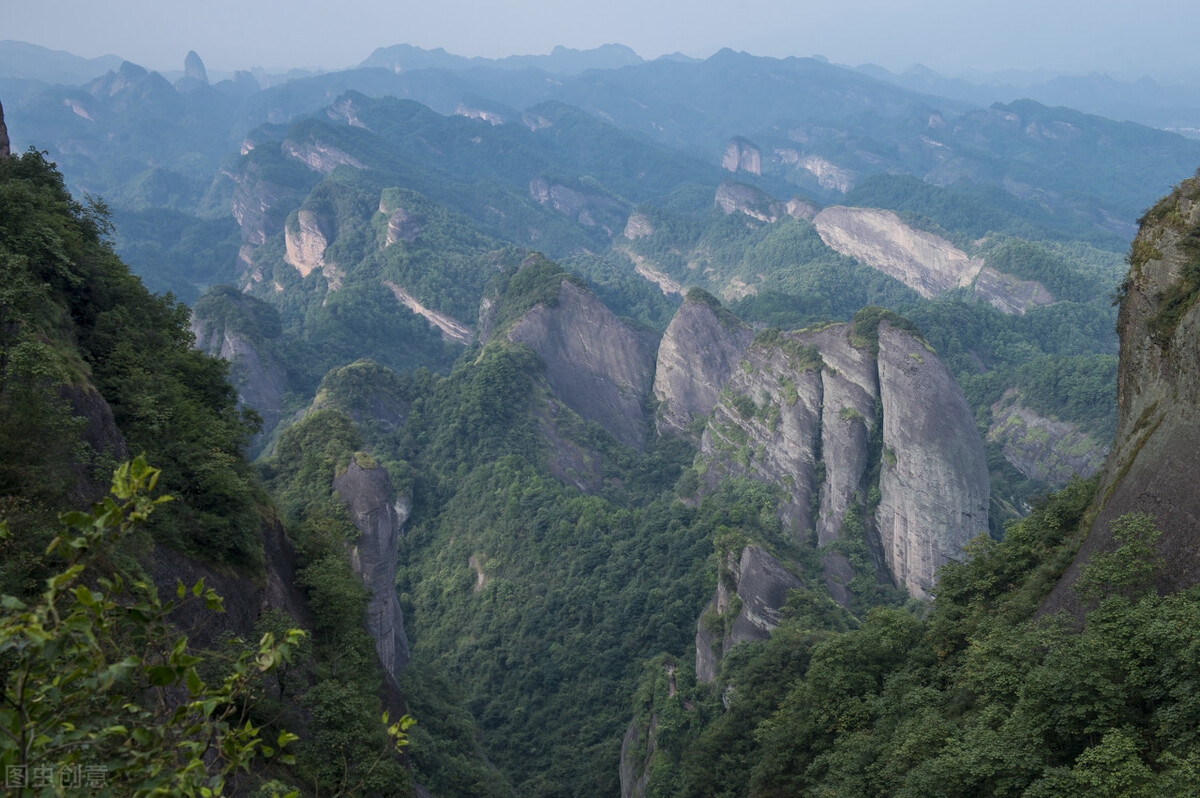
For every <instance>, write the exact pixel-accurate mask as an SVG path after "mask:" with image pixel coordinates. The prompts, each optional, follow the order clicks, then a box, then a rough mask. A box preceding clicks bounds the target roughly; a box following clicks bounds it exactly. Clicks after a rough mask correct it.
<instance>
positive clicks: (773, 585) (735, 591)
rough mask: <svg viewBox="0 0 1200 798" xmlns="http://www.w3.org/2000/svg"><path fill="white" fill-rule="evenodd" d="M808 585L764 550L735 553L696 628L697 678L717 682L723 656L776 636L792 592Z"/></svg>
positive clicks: (751, 548)
mask: <svg viewBox="0 0 1200 798" xmlns="http://www.w3.org/2000/svg"><path fill="white" fill-rule="evenodd" d="M803 587H804V583H803V582H801V581H800V579H799V577H797V576H796V575H795V574H793V573H792V572H791V571H789V570H788V569H787V568H786V567H784V565H783V564H782V563H781V562H779V560H777V559H775V558H774V557H772V556H771V555H770V554H769V553H768V552H767V551H766V550H764V549H762V548H761V547H759V546H746V547H744V548H743V549H742V550H741V552H729V553H728V555H727V556H726V558H725V562H724V563H722V568H721V573H720V578H719V580H718V582H717V592H716V595H715V596H713V599H712V601H710V602H709V604H708V607H707V608H705V611H704V615H703V616H701V619H700V622H699V623H698V624H697V627H696V679H697V680H699V681H701V682H711V681H713V680H714V679H716V678H717V665H718V664H719V663H720V661H721V657H723V656H724V655H725V654H726V653H728V651H729V649H731V648H732V647H733V646H735V645H737V644H738V643H744V642H750V641H755V640H766V639H767V638H768V637H770V635H771V630H772V629H774V628H775V627H776V626H778V625H779V610H780V608H782V607H783V605H784V603H785V602H786V601H787V594H788V591H790V590H799V589H801V588H803Z"/></svg>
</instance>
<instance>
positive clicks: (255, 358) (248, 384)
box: [192, 317, 287, 436]
mask: <svg viewBox="0 0 1200 798" xmlns="http://www.w3.org/2000/svg"><path fill="white" fill-rule="evenodd" d="M192 334H193V335H194V336H195V337H196V344H195V345H196V348H197V349H199V350H200V351H202V352H207V353H208V354H210V355H213V356H215V357H219V358H221V359H222V360H225V361H228V363H229V380H230V382H232V383H233V384H234V386H235V387H236V388H237V391H238V403H239V404H242V405H244V406H246V407H251V408H253V409H254V410H255V412H257V413H258V414H259V415H260V416H261V417H262V420H263V431H262V433H261V434H262V435H263V436H265V435H267V434H269V433H270V431H271V430H273V429H274V428H275V425H276V424H278V423H279V418H280V415H281V414H282V412H283V394H284V392H285V391H286V390H287V371H286V370H285V369H284V368H283V366H282V365H280V364H279V363H278V362H277V361H276V360H275V358H273V357H272V356H271V355H270V354H268V353H267V352H266V351H260V347H258V346H256V345H255V344H254V342H253V341H251V340H250V338H248V337H247V336H245V335H242V334H241V333H238V332H234V331H232V330H224V329H216V328H215V327H213V326H212V325H211V324H210V323H209V322H208V320H206V319H203V318H196V317H193V319H192Z"/></svg>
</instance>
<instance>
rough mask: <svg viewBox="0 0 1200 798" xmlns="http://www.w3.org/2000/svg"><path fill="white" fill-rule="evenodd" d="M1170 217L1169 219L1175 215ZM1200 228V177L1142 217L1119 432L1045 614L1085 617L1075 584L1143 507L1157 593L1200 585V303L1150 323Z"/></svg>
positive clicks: (1128, 307)
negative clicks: (1155, 535)
mask: <svg viewBox="0 0 1200 798" xmlns="http://www.w3.org/2000/svg"><path fill="white" fill-rule="evenodd" d="M1172 220H1174V221H1172ZM1198 227H1200V173H1198V176H1197V177H1193V178H1191V179H1189V180H1186V181H1184V182H1183V183H1182V184H1181V185H1180V186H1179V187H1178V188H1176V189H1175V191H1173V192H1172V193H1171V194H1170V195H1168V196H1167V197H1166V198H1164V199H1163V200H1162V201H1161V202H1160V203H1159V204H1158V205H1157V206H1155V208H1153V209H1152V210H1151V211H1149V212H1148V213H1147V214H1146V217H1145V221H1143V223H1142V227H1141V230H1140V231H1139V232H1138V235H1137V239H1135V241H1134V245H1133V252H1134V253H1135V256H1138V255H1139V253H1141V255H1140V257H1135V260H1134V265H1133V266H1132V267H1131V268H1130V272H1129V278H1128V281H1127V284H1126V287H1125V292H1124V296H1123V297H1122V299H1121V310H1120V313H1119V315H1118V317H1117V332H1118V334H1119V335H1120V339H1121V359H1120V365H1119V366H1118V371H1117V433H1116V437H1115V439H1114V441H1113V445H1112V451H1111V452H1110V454H1109V457H1108V460H1107V462H1106V464H1105V466H1104V470H1103V472H1102V474H1101V477H1100V485H1099V487H1098V489H1097V491H1096V498H1095V499H1094V500H1093V506H1092V507H1091V508H1090V510H1089V513H1091V514H1094V518H1095V520H1094V521H1093V523H1092V524H1091V526H1090V528H1089V529H1088V531H1087V535H1086V537H1085V538H1084V539H1083V542H1082V543H1081V544H1080V547H1079V551H1078V553H1077V554H1076V556H1075V559H1074V561H1073V562H1072V563H1071V565H1070V567H1069V568H1068V569H1067V571H1066V573H1064V575H1063V577H1062V579H1061V580H1060V581H1059V583H1058V584H1057V585H1056V586H1055V588H1054V590H1053V591H1052V592H1051V594H1050V596H1049V597H1048V598H1047V600H1046V602H1045V603H1044V605H1043V607H1042V610H1043V611H1045V612H1057V611H1059V610H1066V611H1068V612H1072V613H1075V614H1077V615H1078V614H1081V613H1082V611H1083V609H1082V608H1081V607H1080V605H1079V600H1078V597H1077V596H1076V595H1075V591H1073V590H1072V589H1071V585H1072V584H1073V583H1074V582H1075V580H1076V579H1078V577H1079V574H1080V571H1081V570H1082V569H1083V568H1084V567H1085V566H1086V565H1087V563H1088V562H1089V561H1090V560H1091V558H1092V557H1093V556H1095V555H1096V554H1097V553H1100V552H1103V551H1106V550H1109V549H1111V548H1112V547H1113V545H1114V543H1113V538H1112V522H1113V521H1115V520H1116V519H1118V518H1120V517H1121V516H1122V515H1125V514H1127V513H1135V512H1137V513H1149V514H1151V515H1153V516H1154V519H1155V524H1156V526H1157V528H1158V529H1159V531H1160V532H1161V537H1160V538H1159V540H1158V544H1157V546H1158V553H1159V554H1160V555H1161V556H1162V558H1163V567H1162V568H1160V569H1159V570H1157V571H1156V573H1155V576H1154V586H1155V587H1156V588H1157V589H1158V590H1159V591H1160V592H1162V593H1167V592H1174V591H1178V590H1183V589H1186V588H1188V587H1191V586H1192V585H1195V584H1197V583H1198V582H1200V546H1197V545H1196V529H1197V524H1198V521H1200V491H1198V490H1196V486H1197V485H1200V379H1198V378H1197V375H1198V374H1200V304H1192V305H1191V306H1190V308H1188V309H1187V310H1186V311H1185V312H1183V313H1182V315H1181V316H1180V317H1179V319H1178V323H1177V324H1175V325H1174V327H1173V328H1170V327H1166V326H1161V325H1160V326H1157V327H1156V326H1154V325H1152V322H1153V321H1154V319H1155V317H1156V316H1157V314H1158V313H1159V312H1160V311H1161V310H1162V307H1163V303H1165V302H1168V301H1170V297H1171V295H1172V289H1175V288H1176V287H1177V286H1178V284H1179V283H1180V281H1181V280H1183V279H1184V274H1185V269H1187V268H1188V266H1189V265H1190V264H1192V263H1194V262H1195V257H1196V256H1195V254H1194V250H1192V249H1190V247H1189V245H1188V244H1187V241H1188V240H1189V234H1190V233H1191V231H1194V230H1196V229H1197V228H1198Z"/></svg>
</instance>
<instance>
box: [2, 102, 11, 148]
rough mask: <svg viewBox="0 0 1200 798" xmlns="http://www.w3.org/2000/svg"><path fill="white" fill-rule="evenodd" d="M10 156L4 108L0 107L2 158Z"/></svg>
mask: <svg viewBox="0 0 1200 798" xmlns="http://www.w3.org/2000/svg"><path fill="white" fill-rule="evenodd" d="M8 155H9V149H8V128H6V127H5V126H4V106H3V105H0V158H7V157H8Z"/></svg>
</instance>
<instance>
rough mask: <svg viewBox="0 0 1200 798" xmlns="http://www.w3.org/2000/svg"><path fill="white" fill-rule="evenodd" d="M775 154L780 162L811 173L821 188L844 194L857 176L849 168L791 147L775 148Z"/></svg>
mask: <svg viewBox="0 0 1200 798" xmlns="http://www.w3.org/2000/svg"><path fill="white" fill-rule="evenodd" d="M775 155H776V157H778V158H779V160H780V161H781V162H782V163H784V164H786V165H788V166H791V167H794V168H796V169H803V170H804V171H806V172H808V173H809V174H811V175H812V176H813V177H815V178H816V179H817V185H819V186H820V187H821V188H828V189H833V190H834V191H840V192H841V193H843V194H845V193H846V192H847V191H849V190H850V187H851V186H853V185H854V181H855V179H856V178H857V175H855V174H854V172H851V171H850V170H849V169H843V168H841V167H840V166H836V165H834V164H832V163H830V162H829V161H827V160H825V159H824V158H820V157H818V156H816V155H806V154H803V153H800V152H797V151H796V150H792V149H779V150H775Z"/></svg>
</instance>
